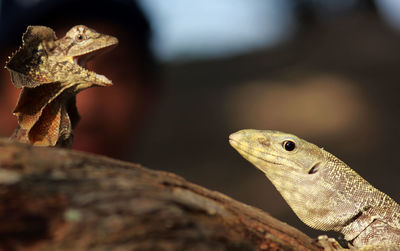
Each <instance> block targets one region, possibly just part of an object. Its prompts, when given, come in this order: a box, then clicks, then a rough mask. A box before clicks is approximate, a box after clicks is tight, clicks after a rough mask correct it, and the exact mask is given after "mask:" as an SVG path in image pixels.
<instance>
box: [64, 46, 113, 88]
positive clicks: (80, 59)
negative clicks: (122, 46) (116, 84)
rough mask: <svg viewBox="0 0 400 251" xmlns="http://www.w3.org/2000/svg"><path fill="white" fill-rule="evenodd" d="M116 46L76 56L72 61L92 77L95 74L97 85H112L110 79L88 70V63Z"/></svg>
mask: <svg viewBox="0 0 400 251" xmlns="http://www.w3.org/2000/svg"><path fill="white" fill-rule="evenodd" d="M115 46H116V44H115V45H110V46H105V47H103V48H100V49H97V50H94V51H90V52H88V53H86V54H83V55H78V56H74V57H73V58H72V60H73V62H74V63H75V64H76V65H79V66H80V67H81V68H83V69H84V71H88V72H90V74H91V75H92V74H93V75H94V76H95V78H96V81H95V82H96V84H98V85H100V86H108V85H112V81H111V80H110V79H108V78H107V77H106V76H104V75H101V74H97V73H96V72H93V71H91V70H90V69H88V62H89V61H90V60H92V59H93V58H95V57H98V56H99V55H101V54H104V53H106V52H108V51H110V50H112V49H113V48H114V47H115Z"/></svg>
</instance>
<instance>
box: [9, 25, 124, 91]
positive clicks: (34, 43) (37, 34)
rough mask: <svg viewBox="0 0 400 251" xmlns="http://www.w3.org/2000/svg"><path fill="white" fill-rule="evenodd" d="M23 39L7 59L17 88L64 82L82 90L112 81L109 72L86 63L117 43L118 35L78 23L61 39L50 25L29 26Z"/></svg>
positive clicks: (63, 83)
mask: <svg viewBox="0 0 400 251" xmlns="http://www.w3.org/2000/svg"><path fill="white" fill-rule="evenodd" d="M22 42H23V44H22V47H20V48H19V50H18V51H17V52H16V53H14V54H13V55H12V56H11V57H10V58H9V61H8V62H7V63H6V68H8V69H9V70H10V72H11V77H12V80H13V83H14V85H15V86H16V87H17V88H21V87H29V88H33V87H37V86H39V85H42V84H47V83H54V82H60V83H61V84H62V85H63V86H72V85H73V86H74V87H75V90H76V92H78V91H80V90H83V89H86V88H88V87H90V86H92V85H98V86H108V85H112V82H111V80H109V79H108V78H106V77H105V76H103V75H100V74H97V73H95V72H93V71H90V70H88V69H87V68H86V63H87V61H89V60H91V59H92V58H93V57H94V56H96V55H98V54H99V53H100V52H103V51H104V50H106V49H110V48H112V47H114V46H115V45H116V44H117V43H118V40H117V38H115V37H112V36H109V35H105V34H101V33H98V32H96V31H95V30H93V29H90V28H88V27H86V26H84V25H77V26H74V27H72V28H71V29H70V30H69V31H68V32H67V33H66V35H65V36H64V37H63V38H60V39H57V37H56V35H55V33H54V31H53V30H52V29H50V28H48V27H45V26H28V28H27V30H26V32H25V33H24V35H23V37H22Z"/></svg>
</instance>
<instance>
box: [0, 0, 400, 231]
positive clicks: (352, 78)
mask: <svg viewBox="0 0 400 251" xmlns="http://www.w3.org/2000/svg"><path fill="white" fill-rule="evenodd" d="M0 13H1V16H0V20H1V23H0V45H1V47H0V56H1V62H5V61H6V58H7V56H9V55H11V52H12V51H14V50H15V49H16V48H17V47H18V46H19V45H20V44H21V35H22V33H23V32H24V30H25V29H26V26H27V25H34V24H36V25H38V24H40V25H46V26H49V27H51V28H53V29H55V31H56V33H57V35H58V37H62V36H63V35H64V34H65V32H66V31H67V30H68V29H69V28H70V27H72V26H73V25H76V24H85V25H87V26H89V27H92V28H95V29H96V30H97V31H99V32H103V33H107V34H110V35H114V36H116V37H118V38H119V40H120V45H119V47H117V48H116V49H115V50H114V51H112V52H109V53H108V54H106V55H102V56H101V57H99V58H96V59H95V60H94V61H93V62H92V64H91V65H90V69H94V70H95V71H96V72H98V73H100V74H104V75H106V76H107V77H108V78H110V79H112V80H113V82H114V86H113V87H109V88H93V89H90V90H86V91H84V92H82V93H80V94H78V96H77V105H78V110H79V112H80V114H81V116H82V119H81V121H80V122H79V124H78V126H77V128H76V130H75V131H74V132H75V138H74V140H75V141H74V148H75V149H77V150H82V151H87V152H94V153H100V154H105V155H108V156H111V157H115V158H120V159H124V160H128V161H132V162H135V163H140V164H142V165H144V166H146V167H149V168H151V169H158V170H166V171H172V172H174V173H177V174H179V175H181V176H183V177H184V178H186V179H188V180H190V181H192V182H195V183H197V184H200V185H202V186H205V187H207V188H210V189H213V190H217V191H220V192H222V193H225V194H227V195H229V196H231V197H233V198H235V199H237V200H239V201H242V202H244V203H247V204H250V205H252V206H256V207H259V208H261V209H263V210H265V211H267V212H269V213H270V214H271V215H273V216H274V217H276V218H278V219H280V220H283V221H286V222H287V223H289V224H291V225H293V226H295V227H297V228H299V229H300V230H302V231H305V232H306V233H308V234H310V235H311V236H313V237H315V236H316V235H318V234H320V233H319V232H317V231H313V230H311V229H310V228H308V227H306V226H305V225H304V224H303V223H301V222H300V220H298V219H297V217H296V216H295V215H294V213H293V212H292V211H291V210H290V208H289V207H288V206H287V205H286V203H285V202H284V201H283V199H282V198H281V196H280V195H279V194H278V192H277V191H276V190H275V189H274V187H273V186H272V185H271V183H270V182H269V181H268V180H267V179H266V178H265V176H264V175H263V174H262V173H261V172H260V171H258V170H257V169H256V168H255V167H253V166H252V165H251V164H250V163H248V162H247V161H246V160H244V159H243V158H242V157H241V156H240V155H239V154H238V153H237V152H236V151H235V150H233V148H231V147H230V145H229V143H228V136H229V134H230V133H232V132H235V131H237V130H240V129H244V128H256V129H275V130H280V131H285V132H290V133H293V134H296V135H298V136H300V137H302V138H305V139H307V140H308V141H311V142H313V143H315V144H317V145H319V146H323V147H324V148H325V149H326V150H328V151H329V152H331V153H333V154H334V155H336V156H338V157H339V158H341V159H342V160H344V161H345V162H346V163H348V164H349V165H350V166H351V167H352V168H353V169H355V170H356V171H357V172H358V173H360V174H361V175H362V176H363V177H364V178H366V179H367V180H368V181H369V182H370V183H372V184H373V185H374V186H376V187H377V188H379V189H381V190H382V191H384V192H386V193H387V194H389V195H390V196H391V197H392V198H393V199H395V200H396V201H398V202H399V201H400V193H399V191H400V190H399V187H398V185H397V182H398V179H399V177H400V169H399V152H400V144H399V145H397V143H396V142H397V141H398V140H400V128H399V126H398V125H399V121H400V120H399V112H398V109H399V107H400V99H399V90H400V87H399V80H400V76H399V65H400V33H399V32H400V15H399V14H398V13H400V2H399V1H396V0H375V1H372V0H371V1H361V0H359V1H358V0H325V1H316V0H297V1H296V0H269V1H257V0H246V1H231V0H220V1H218V2H216V1H211V0H203V1H188V0H169V1H163V0H141V1H130V0H113V1H112V0H109V1H105V0H98V1H93V0H87V1H76V0H70V1H67V0H61V1H50V0H47V1H46V0H35V1H33V0H0ZM0 97H1V98H0V102H1V103H0V118H1V120H0V121H1V123H0V135H1V136H5V137H6V136H9V135H10V134H11V132H12V131H13V129H14V128H15V126H16V118H15V117H14V116H12V113H11V112H12V109H13V107H14V106H15V103H16V101H17V98H18V90H16V89H15V88H14V87H13V86H12V84H11V82H10V77H9V73H8V72H7V70H5V69H1V72H0Z"/></svg>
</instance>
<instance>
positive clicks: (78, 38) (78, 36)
mask: <svg viewBox="0 0 400 251" xmlns="http://www.w3.org/2000/svg"><path fill="white" fill-rule="evenodd" d="M83 39H84V36H83V35H82V34H78V35H76V37H75V40H76V41H78V42H80V41H82V40H83Z"/></svg>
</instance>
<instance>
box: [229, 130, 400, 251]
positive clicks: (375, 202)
mask: <svg viewBox="0 0 400 251" xmlns="http://www.w3.org/2000/svg"><path fill="white" fill-rule="evenodd" d="M229 142H230V144H231V145H232V146H233V147H234V148H235V149H236V150H237V151H238V152H239V153H240V154H241V155H242V156H243V157H244V158H245V159H247V160H248V161H250V162H251V163H252V164H253V165H255V166H256V167H257V168H258V169H260V170H261V171H262V172H264V173H265V175H266V176H267V178H268V179H269V180H270V181H271V182H272V184H273V185H274V186H275V187H276V189H277V190H278V191H279V192H280V193H281V195H282V196H283V198H284V199H285V200H286V202H287V203H288V204H289V206H290V207H291V208H292V210H293V211H294V212H295V213H296V215H297V216H298V217H299V218H300V219H301V220H302V221H303V222H304V223H305V224H307V225H308V226H310V227H312V228H315V229H318V230H323V231H329V230H333V231H337V232H339V233H342V234H343V235H344V238H345V240H346V241H348V242H349V244H350V245H351V246H353V247H355V248H364V250H374V249H375V248H380V250H385V249H386V250H400V206H399V204H397V203H396V202H395V201H394V200H392V199H391V198H390V197H389V196H387V195H386V194H384V193H382V192H381V191H379V190H378V189H376V188H374V187H373V186H372V185H371V184H369V183H368V182H367V181H366V180H364V179H363V178H362V177H361V176H360V175H358V174H357V173H356V172H355V171H354V170H352V169H351V168H350V167H349V166H347V165H346V164H345V163H344V162H342V161H341V160H339V159H338V158H336V157H335V156H333V155H332V154H330V153H328V152H327V151H325V150H323V149H322V148H319V147H318V146H316V145H314V144H311V143H309V142H307V141H305V140H302V139H300V138H298V137H297V136H295V135H291V134H286V133H282V132H278V131H261V130H251V129H249V130H241V131H239V132H236V133H234V134H231V135H230V137H229ZM374 247H375V248H374Z"/></svg>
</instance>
